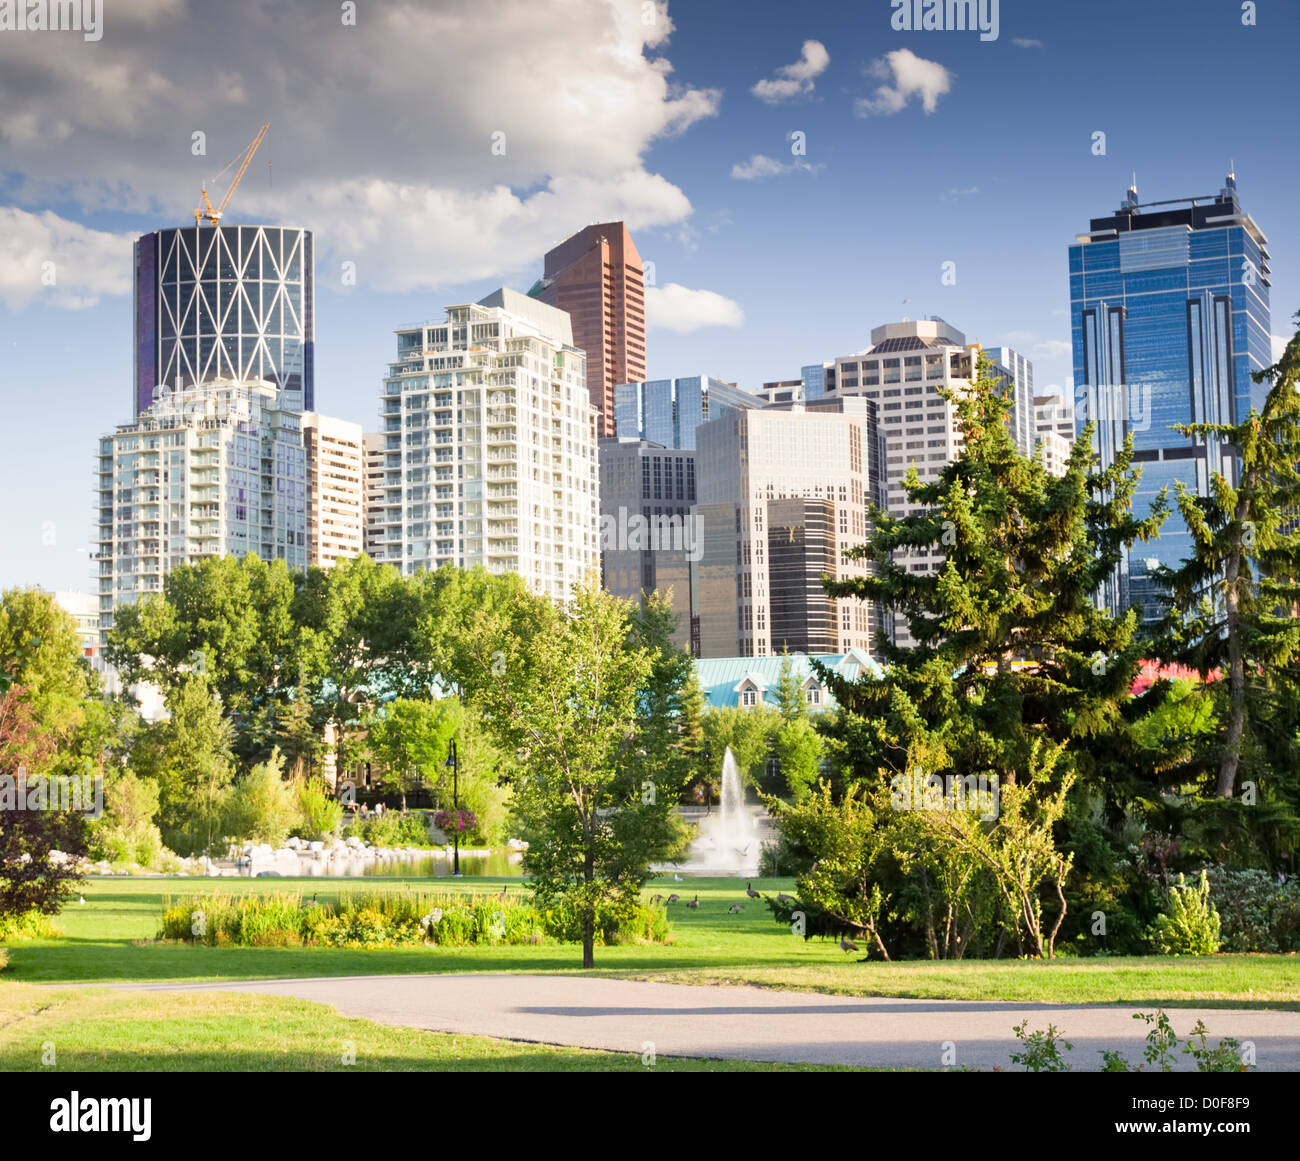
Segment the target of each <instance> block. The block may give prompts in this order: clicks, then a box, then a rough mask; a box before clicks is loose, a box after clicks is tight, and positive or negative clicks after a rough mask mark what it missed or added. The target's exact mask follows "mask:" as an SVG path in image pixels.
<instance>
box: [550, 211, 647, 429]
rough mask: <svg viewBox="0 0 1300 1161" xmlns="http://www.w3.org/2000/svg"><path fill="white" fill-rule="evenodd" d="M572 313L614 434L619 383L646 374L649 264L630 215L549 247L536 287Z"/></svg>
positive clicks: (591, 386)
mask: <svg viewBox="0 0 1300 1161" xmlns="http://www.w3.org/2000/svg"><path fill="white" fill-rule="evenodd" d="M528 293H529V294H530V295H531V296H532V297H534V298H536V299H538V300H539V301H540V302H544V303H546V304H548V305H550V306H554V307H558V308H559V309H560V310H563V311H565V312H567V313H568V315H569V318H570V319H571V320H572V326H573V338H572V343H573V345H574V346H575V347H577V348H578V349H579V350H580V351H582V352H584V353H585V355H586V358H587V392H588V396H589V399H590V402H591V406H592V407H593V408H594V409H595V411H596V413H597V416H598V420H597V434H598V435H599V436H602V437H605V436H613V435H614V434H615V429H614V386H615V384H618V383H633V382H637V381H639V380H641V379H644V378H645V373H646V342H645V269H644V267H643V266H642V264H641V255H640V254H638V253H637V249H636V246H635V245H634V244H633V242H632V235H631V234H629V233H628V232H627V227H626V226H625V225H624V224H623V223H622V222H601V223H598V224H596V225H593V226H588V227H587V228H586V229H585V230H579V231H578V233H576V234H574V235H573V236H572V237H571V238H566V239H565V240H564V241H563V242H561V243H560V244H559V245H558V246H556V247H554V249H552V250H549V251H548V252H547V254H546V257H545V259H544V264H543V271H542V277H541V279H540V280H539V281H538V282H537V283H536V284H535V285H534V286H533V288H532V289H531V290H530V291H529V292H528Z"/></svg>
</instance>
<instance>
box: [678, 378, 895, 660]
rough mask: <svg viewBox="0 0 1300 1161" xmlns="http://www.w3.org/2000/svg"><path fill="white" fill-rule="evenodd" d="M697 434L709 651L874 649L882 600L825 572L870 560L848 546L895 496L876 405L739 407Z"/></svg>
mask: <svg viewBox="0 0 1300 1161" xmlns="http://www.w3.org/2000/svg"><path fill="white" fill-rule="evenodd" d="M698 434H699V439H698V448H697V451H696V455H695V459H696V496H697V501H698V502H697V504H696V508H695V514H696V516H697V517H698V521H699V524H698V529H697V534H698V535H699V537H700V549H699V560H698V562H697V563H696V565H695V609H696V613H697V615H698V617H699V624H700V631H699V656H701V657H737V656H739V657H763V656H768V655H771V654H773V653H780V652H782V651H783V650H787V649H788V650H789V651H790V652H792V653H794V652H801V653H837V652H844V651H847V650H849V649H853V648H858V649H863V650H866V651H868V652H869V651H870V650H871V649H872V648H873V646H874V643H875V640H876V634H877V633H878V632H879V629H880V621H879V618H878V616H877V613H876V610H874V609H873V608H872V607H871V606H870V605H869V604H866V603H864V602H862V601H859V600H857V599H855V598H843V599H833V598H831V597H829V596H827V594H826V592H825V590H824V589H823V588H822V584H821V580H822V576H823V575H830V576H832V577H834V578H835V579H837V580H844V579H847V578H849V577H853V576H862V575H866V573H867V571H868V569H869V568H870V563H869V562H867V561H862V560H845V559H844V555H843V553H844V550H845V549H847V548H852V547H855V546H857V545H861V544H863V543H865V542H866V540H867V538H868V536H869V534H870V522H869V518H868V507H869V505H871V504H877V505H879V504H881V502H882V501H883V499H884V494H883V493H884V465H883V464H881V462H880V459H881V452H882V450H883V446H884V445H883V442H882V441H881V440H880V438H879V436H878V435H877V431H876V405H875V404H874V403H872V402H870V401H869V400H866V399H822V400H817V401H815V402H811V403H789V404H784V405H774V406H772V407H764V408H761V409H758V410H748V409H746V410H740V411H733V412H731V413H729V414H728V415H726V416H724V417H723V418H722V419H718V420H714V421H712V422H710V423H707V424H705V425H703V426H702V427H701V428H700V430H699V433H698Z"/></svg>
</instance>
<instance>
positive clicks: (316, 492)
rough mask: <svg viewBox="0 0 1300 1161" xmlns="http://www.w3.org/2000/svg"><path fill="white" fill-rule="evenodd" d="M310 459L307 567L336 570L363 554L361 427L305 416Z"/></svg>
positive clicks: (305, 442)
mask: <svg viewBox="0 0 1300 1161" xmlns="http://www.w3.org/2000/svg"><path fill="white" fill-rule="evenodd" d="M302 442H303V448H304V449H305V450H306V453H307V517H308V519H307V563H308V564H309V565H318V566H319V567H321V568H332V567H333V566H334V564H335V562H336V561H338V560H341V559H344V558H347V557H353V556H360V555H361V554H362V552H364V551H365V491H364V488H365V485H364V479H365V464H364V452H363V449H362V446H361V424H359V423H349V422H348V421H347V420H346V419H335V418H333V417H332V416H328V415H320V414H318V413H316V412H314V411H306V412H303V415H302Z"/></svg>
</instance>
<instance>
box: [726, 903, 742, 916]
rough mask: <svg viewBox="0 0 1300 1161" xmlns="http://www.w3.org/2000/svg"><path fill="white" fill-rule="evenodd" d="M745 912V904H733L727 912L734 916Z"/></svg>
mask: <svg viewBox="0 0 1300 1161" xmlns="http://www.w3.org/2000/svg"><path fill="white" fill-rule="evenodd" d="M744 910H745V905H744V904H743V903H733V904H732V905H731V906H730V907H728V908H727V911H728V912H729V913H730V914H732V915H734V914H735V913H736V912H737V911H744Z"/></svg>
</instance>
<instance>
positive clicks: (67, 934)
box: [3, 876, 1300, 1010]
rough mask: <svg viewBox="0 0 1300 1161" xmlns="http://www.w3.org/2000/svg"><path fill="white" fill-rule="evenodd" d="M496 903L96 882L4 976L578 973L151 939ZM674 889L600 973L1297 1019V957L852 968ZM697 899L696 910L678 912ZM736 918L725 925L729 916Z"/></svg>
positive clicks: (414, 956)
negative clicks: (662, 932)
mask: <svg viewBox="0 0 1300 1161" xmlns="http://www.w3.org/2000/svg"><path fill="white" fill-rule="evenodd" d="M408 885H414V886H417V887H419V888H421V889H425V890H429V889H432V890H439V891H442V890H448V891H457V890H460V891H465V892H477V893H480V894H482V893H484V892H492V893H495V892H496V891H499V890H501V889H502V887H503V886H507V885H508V890H509V892H510V893H512V894H513V893H515V892H521V891H523V890H524V888H522V887H521V885H520V880H518V879H513V880H501V879H479V878H467V879H461V880H451V879H446V878H441V879H437V880H429V879H421V880H401V879H391V880H389V879H378V878H367V879H365V880H357V881H349V882H342V881H340V880H321V879H207V880H197V879H134V880H129V879H123V878H111V879H91V880H87V881H86V882H85V883H84V884H83V885H82V888H81V890H82V894H83V895H84V897H85V900H86V902H85V905H84V906H82V905H79V904H78V903H77V902H76V901H75V899H74V901H73V902H72V903H71V904H70V905H69V906H68V907H66V908H65V909H64V911H63V913H62V914H61V915H60V917H59V920H58V922H59V926H60V927H61V928H62V930H63V932H64V935H63V936H62V937H61V938H60V939H57V940H31V941H21V942H16V943H13V944H11V945H10V946H9V967H8V969H7V970H6V971H5V973H4V976H3V979H5V980H16V981H21V982H27V983H50V984H69V983H82V984H93V983H108V982H111V983H121V982H124V981H132V980H137V981H157V982H163V981H177V982H179V981H216V980H228V979H258V978H289V977H299V976H341V975H383V974H390V973H394V974H395V973H407V972H442V971H455V972H468V971H499V972H546V973H555V972H563V973H574V974H576V973H579V972H580V971H581V967H580V963H581V958H580V952H579V949H578V948H577V947H576V946H574V945H568V944H556V943H546V944H543V945H541V946H504V945H495V946H494V945H476V946H471V947H448V948H425V947H410V948H391V949H375V950H367V951H354V950H349V949H345V948H321V947H289V948H241V947H193V946H188V945H183V944H159V943H153V942H151V941H152V940H153V939H154V936H155V935H156V934H157V931H158V926H159V918H160V915H161V912H162V900H163V898H164V897H176V896H179V895H182V894H190V893H194V892H201V893H202V892H209V891H222V892H227V893H233V894H243V893H248V892H254V891H285V890H294V891H301V892H302V893H303V894H304V896H305V897H307V898H310V897H311V896H312V895H313V894H315V895H317V897H318V898H319V899H320V901H322V902H326V901H329V900H332V899H333V898H335V897H336V896H337V895H338V894H339V893H340V892H350V891H360V890H384V889H401V888H402V887H405V886H408ZM754 885H755V887H756V888H757V889H759V890H760V891H763V892H764V893H767V894H775V893H776V892H777V891H783V890H784V891H789V890H791V889H792V886H793V884H792V881H791V880H789V879H765V880H755V883H754ZM671 891H676V892H678V893H679V894H680V895H681V896H682V900H683V903H682V904H678V905H675V906H673V907H672V908H670V914H671V916H672V920H673V924H674V928H675V935H676V938H675V941H674V942H673V943H672V944H671V945H668V946H656V945H629V946H621V947H598V948H597V949H596V964H597V968H596V973H595V974H599V975H610V976H621V977H625V978H633V979H653V980H658V981H662V982H670V983H689V984H750V985H756V986H760V987H776V988H788V989H794V990H804V991H817V992H826V993H833V994H838V995H855V996H893V997H915V998H920V999H938V998H949V999H969V1000H994V1001H1038V1002H1059V1003H1124V1004H1140V1005H1143V1006H1150V1007H1154V1006H1163V1007H1166V1008H1172V1007H1179V1006H1190V1005H1197V1006H1201V1007H1255V1008H1287V1009H1293V1010H1300V957H1296V956H1213V957H1205V958H1173V957H1163V956H1150V957H1134V958H1118V957H1116V958H1089V959H1080V958H1066V959H1058V960H1055V961H1051V962H1038V961H1032V962H1031V961H1017V960H996V961H989V960H973V961H962V962H929V961H907V962H902V963H879V962H871V963H859V962H857V958H856V957H850V956H846V955H845V954H844V953H843V952H841V951H840V950H839V948H838V946H837V945H836V943H835V941H833V940H825V941H823V940H818V939H813V940H810V941H807V942H805V941H804V940H802V939H800V938H798V937H796V936H794V935H791V934H790V932H789V930H788V929H787V928H784V927H781V926H779V925H778V924H776V923H775V922H773V921H772V917H771V914H770V912H769V911H768V910H767V908H766V907H765V906H764V905H763V904H762V902H761V901H754V900H749V899H747V898H746V896H745V885H744V883H742V882H739V881H738V880H735V879H687V880H685V881H683V882H680V883H679V882H677V881H676V880H674V879H673V878H672V877H671V876H669V877H668V878H667V879H660V880H657V881H655V882H653V883H651V884H650V886H649V888H648V890H647V894H648V895H649V894H654V893H660V894H664V895H667V894H668V893H669V892H671ZM696 893H698V895H699V898H700V907H699V910H697V911H691V910H688V909H687V908H686V907H685V906H684V901H685V900H687V899H690V898H691V897H692V896H694V895H695V894H696ZM732 903H741V904H743V906H744V910H743V911H742V912H740V913H739V914H729V913H728V911H727V908H728V906H730V905H731V904H732Z"/></svg>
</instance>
